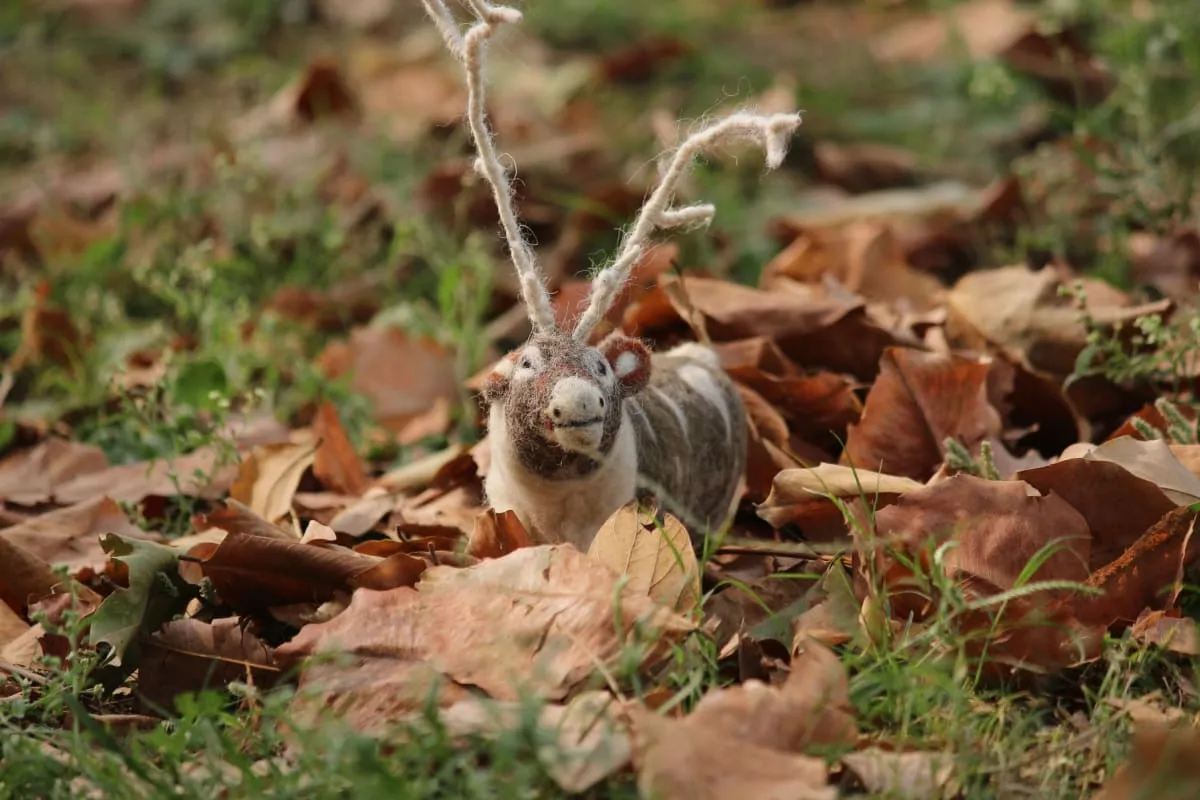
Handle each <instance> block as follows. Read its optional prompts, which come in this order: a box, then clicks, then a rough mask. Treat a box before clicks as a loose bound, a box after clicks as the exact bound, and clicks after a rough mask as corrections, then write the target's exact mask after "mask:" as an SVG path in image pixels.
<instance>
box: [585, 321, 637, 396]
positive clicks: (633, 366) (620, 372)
mask: <svg viewBox="0 0 1200 800" xmlns="http://www.w3.org/2000/svg"><path fill="white" fill-rule="evenodd" d="M597 349H598V350H599V351H600V352H601V353H603V354H604V357H605V358H606V359H608V364H609V366H611V367H612V370H613V373H614V374H615V375H616V376H617V383H618V384H620V386H621V394H622V395H625V396H626V397H628V396H629V395H633V394H637V393H638V392H640V391H641V390H642V388H643V387H644V386H645V385H646V383H647V382H648V381H649V380H650V350H649V348H647V347H646V345H644V344H642V343H641V342H640V341H639V340H637V339H631V338H629V337H628V336H625V335H623V334H621V333H611V334H609V335H608V336H607V337H605V339H604V341H602V342H600V344H599V345H597Z"/></svg>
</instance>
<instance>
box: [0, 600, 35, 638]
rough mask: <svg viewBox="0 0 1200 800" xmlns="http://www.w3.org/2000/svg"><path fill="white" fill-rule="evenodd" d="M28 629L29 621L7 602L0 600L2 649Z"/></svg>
mask: <svg viewBox="0 0 1200 800" xmlns="http://www.w3.org/2000/svg"><path fill="white" fill-rule="evenodd" d="M28 630H29V623H28V622H26V621H25V620H23V619H22V618H21V615H19V614H18V613H17V612H15V611H13V610H12V609H11V608H9V606H8V603H7V602H0V649H3V648H5V647H7V646H8V645H9V643H10V642H12V641H13V640H14V639H17V638H18V637H20V636H21V635H22V634H24V633H25V632H26V631H28Z"/></svg>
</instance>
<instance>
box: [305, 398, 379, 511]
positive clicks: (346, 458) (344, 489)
mask: <svg viewBox="0 0 1200 800" xmlns="http://www.w3.org/2000/svg"><path fill="white" fill-rule="evenodd" d="M313 435H314V436H315V437H316V438H317V441H318V442H319V444H318V446H317V451H316V454H315V455H314V457H313V474H314V475H315V476H316V477H317V480H319V481H320V482H321V483H322V484H324V486H325V488H327V489H329V490H331V491H334V492H341V493H342V494H347V495H351V496H353V497H359V496H361V495H362V494H363V493H364V492H365V491H366V490H367V487H368V486H369V485H370V481H369V479H368V478H367V473H366V471H365V470H364V469H363V466H362V462H361V461H360V460H359V458H358V453H356V452H354V446H353V445H351V444H350V439H349V437H347V436H346V431H345V429H344V428H342V422H341V420H340V419H339V418H338V413H337V408H336V407H335V406H334V405H333V404H332V403H328V402H326V403H322V404H321V406H320V407H319V408H318V409H317V414H316V418H315V419H314V420H313Z"/></svg>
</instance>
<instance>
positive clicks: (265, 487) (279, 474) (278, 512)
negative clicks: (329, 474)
mask: <svg viewBox="0 0 1200 800" xmlns="http://www.w3.org/2000/svg"><path fill="white" fill-rule="evenodd" d="M317 449H318V445H317V444H316V443H314V442H313V441H311V439H309V438H308V437H302V438H297V439H296V440H294V441H291V442H285V443H282V444H268V445H262V446H260V447H256V448H254V450H252V451H251V452H250V455H249V456H248V457H247V458H246V460H244V461H243V462H242V465H241V468H240V469H239V470H238V476H237V481H235V482H234V484H233V486H231V487H230V489H229V495H230V497H232V498H233V499H234V500H237V501H238V502H239V503H244V504H245V505H246V506H247V507H249V509H250V510H251V511H253V512H254V513H255V514H257V515H258V516H260V517H262V518H263V519H264V520H266V521H267V522H269V523H272V524H274V523H278V522H279V521H280V520H282V519H283V518H284V517H286V516H287V515H288V513H289V512H290V511H291V510H292V498H293V497H294V496H295V494H296V489H297V487H299V486H300V479H301V478H302V477H303V476H304V473H305V471H306V470H308V468H309V467H311V466H312V465H313V462H314V461H315V459H316V454H317Z"/></svg>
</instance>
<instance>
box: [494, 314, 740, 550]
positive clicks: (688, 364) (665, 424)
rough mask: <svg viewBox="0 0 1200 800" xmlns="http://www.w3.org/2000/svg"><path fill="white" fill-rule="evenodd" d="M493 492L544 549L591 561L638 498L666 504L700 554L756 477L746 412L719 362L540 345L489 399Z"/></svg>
mask: <svg viewBox="0 0 1200 800" xmlns="http://www.w3.org/2000/svg"><path fill="white" fill-rule="evenodd" d="M485 398H486V400H487V402H488V403H489V405H490V407H489V410H488V431H489V436H490V438H491V441H492V463H491V468H490V470H489V472H488V476H487V479H486V483H485V490H486V492H487V496H488V500H489V501H490V502H491V504H492V506H493V508H495V509H496V510H497V511H504V510H508V509H511V510H513V511H514V512H516V514H517V517H518V518H519V519H520V520H521V522H522V524H524V525H525V526H526V528H527V529H528V530H529V531H530V533H531V535H532V536H533V537H534V538H535V539H537V540H538V541H568V542H571V543H573V544H575V545H576V546H577V547H579V548H580V549H584V550H586V549H587V547H588V545H589V544H590V543H591V540H592V538H593V537H594V536H595V534H596V531H597V530H598V529H599V528H600V526H601V525H602V524H603V523H604V521H605V520H606V519H608V517H609V516H610V515H611V514H612V513H613V512H614V511H616V510H617V509H618V508H620V507H621V506H623V505H625V504H626V503H628V502H629V501H631V500H633V499H634V498H635V497H639V496H640V497H643V498H647V499H648V498H651V497H652V498H654V499H656V500H657V501H658V502H659V503H660V504H661V505H662V507H663V508H664V510H666V511H669V512H671V513H673V514H675V515H676V516H678V517H680V518H681V519H682V520H684V522H685V523H686V524H687V526H688V529H689V530H690V531H691V532H692V536H693V541H694V542H698V540H700V539H701V538H702V537H703V535H704V533H705V531H706V530H710V529H715V528H719V527H720V526H721V525H723V524H724V523H725V521H726V520H727V519H728V518H729V515H730V513H731V512H732V510H733V507H734V502H735V496H736V494H737V491H738V488H739V486H740V480H741V477H742V473H743V472H744V470H745V465H746V438H747V434H746V412H745V409H744V407H743V405H742V401H741V397H740V395H739V394H738V392H737V390H736V389H735V388H734V386H733V383H732V381H730V379H729V377H728V376H727V375H726V374H725V371H724V370H723V369H722V368H721V365H720V362H719V360H718V358H717V355H716V353H714V352H713V351H712V350H711V349H709V348H707V347H704V346H703V345H699V344H685V345H681V346H679V347H676V348H674V349H673V350H669V351H667V352H665V353H660V354H656V355H653V356H651V354H650V353H649V351H648V350H647V349H646V348H645V346H644V345H642V344H641V343H640V342H638V341H637V340H635V339H630V338H627V337H625V336H622V335H620V334H613V335H611V336H609V337H608V338H607V339H605V340H604V341H603V342H601V343H600V345H599V346H598V347H595V348H593V347H589V346H587V345H585V344H581V343H578V342H577V341H576V340H574V339H573V338H572V337H571V336H570V335H569V334H564V333H559V332H551V333H543V334H538V335H535V336H533V337H532V338H531V339H530V340H529V342H528V343H527V344H526V345H525V347H523V348H521V349H520V350H517V351H514V352H513V353H511V354H510V355H509V356H508V357H507V358H505V359H504V360H502V361H501V362H500V364H499V365H498V366H497V368H496V370H495V371H494V372H493V373H492V376H491V377H490V379H489V381H488V386H487V388H486V389H485Z"/></svg>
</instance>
